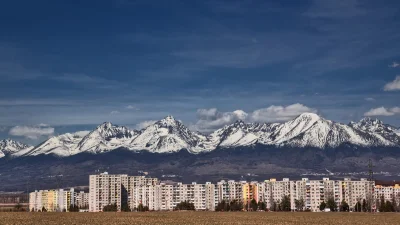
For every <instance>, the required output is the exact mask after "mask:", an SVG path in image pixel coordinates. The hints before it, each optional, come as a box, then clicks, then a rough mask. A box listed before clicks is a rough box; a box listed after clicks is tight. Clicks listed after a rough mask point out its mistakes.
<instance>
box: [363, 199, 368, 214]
mask: <svg viewBox="0 0 400 225" xmlns="http://www.w3.org/2000/svg"><path fill="white" fill-rule="evenodd" d="M362 211H363V212H367V211H368V208H367V201H365V199H363V203H362Z"/></svg>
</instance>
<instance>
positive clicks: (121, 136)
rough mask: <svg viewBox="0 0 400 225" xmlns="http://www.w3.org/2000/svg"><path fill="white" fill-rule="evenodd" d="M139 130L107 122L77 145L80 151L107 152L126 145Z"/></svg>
mask: <svg viewBox="0 0 400 225" xmlns="http://www.w3.org/2000/svg"><path fill="white" fill-rule="evenodd" d="M138 133H139V131H136V130H130V129H128V128H127V127H124V126H117V125H113V124H112V123H110V122H105V123H103V124H101V125H100V126H98V127H97V128H96V129H95V130H93V131H92V132H90V133H89V134H88V135H86V136H85V137H83V138H82V140H81V141H80V142H79V143H78V145H77V150H78V152H93V153H99V152H105V151H109V150H112V149H115V148H120V147H126V145H127V143H129V142H130V141H131V140H132V139H133V138H135V137H136V136H137V135H138Z"/></svg>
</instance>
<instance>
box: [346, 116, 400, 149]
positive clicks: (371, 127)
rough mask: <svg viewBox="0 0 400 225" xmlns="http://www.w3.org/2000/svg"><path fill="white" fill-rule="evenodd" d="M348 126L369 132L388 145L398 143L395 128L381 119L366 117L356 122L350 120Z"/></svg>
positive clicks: (398, 139) (399, 140)
mask: <svg viewBox="0 0 400 225" xmlns="http://www.w3.org/2000/svg"><path fill="white" fill-rule="evenodd" d="M349 126H350V127H352V128H354V129H357V130H360V131H363V132H366V133H368V134H371V135H373V136H375V137H376V138H378V139H380V140H381V141H383V142H386V143H387V144H388V145H392V146H396V145H397V146H398V145H400V138H399V135H398V134H397V133H396V128H395V127H393V126H391V125H387V124H384V123H383V122H382V121H381V120H378V119H372V118H369V117H366V118H363V119H361V120H360V121H359V122H357V123H354V122H351V123H350V124H349Z"/></svg>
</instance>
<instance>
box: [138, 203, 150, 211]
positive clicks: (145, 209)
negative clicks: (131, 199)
mask: <svg viewBox="0 0 400 225" xmlns="http://www.w3.org/2000/svg"><path fill="white" fill-rule="evenodd" d="M137 211H138V212H147V211H149V207H147V206H143V204H142V203H140V204H139V206H138V207H137Z"/></svg>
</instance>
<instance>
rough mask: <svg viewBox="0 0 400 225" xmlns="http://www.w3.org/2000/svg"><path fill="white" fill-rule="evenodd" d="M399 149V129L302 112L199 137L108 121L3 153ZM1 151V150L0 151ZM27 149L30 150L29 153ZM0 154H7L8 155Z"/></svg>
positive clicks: (162, 124)
mask: <svg viewBox="0 0 400 225" xmlns="http://www.w3.org/2000/svg"><path fill="white" fill-rule="evenodd" d="M344 144H345V145H353V146H360V147H400V135H399V134H398V130H397V129H396V128H395V127H393V126H390V125H386V124H384V123H383V122H382V121H380V120H377V119H371V118H364V119H362V120H360V121H359V122H351V123H349V124H348V125H346V124H341V123H336V122H333V121H330V120H326V119H324V118H322V117H320V116H319V115H317V114H314V113H303V114H301V115H299V116H298V117H296V118H294V119H293V120H290V121H287V122H285V123H270V124H269V123H263V124H258V123H245V122H243V121H237V122H235V123H233V124H231V125H228V126H225V127H223V128H221V129H218V130H216V131H214V132H212V133H211V134H209V135H203V134H200V133H198V132H194V131H191V130H189V129H188V128H187V127H186V126H185V125H183V124H182V123H181V122H180V121H178V120H176V119H174V118H173V117H172V116H167V117H165V118H164V119H162V120H160V121H158V122H156V123H154V124H152V125H150V126H148V127H146V128H144V129H142V130H140V131H138V130H131V129H129V128H127V127H124V126H117V125H113V124H111V123H109V122H107V123H103V124H101V125H99V126H98V127H97V128H96V129H95V130H93V131H91V132H88V131H86V132H85V131H84V132H77V133H72V134H70V133H67V134H63V135H59V136H54V137H52V138H50V139H48V140H47V141H45V142H43V143H41V144H39V145H38V146H35V147H34V148H32V149H29V148H28V147H27V146H20V145H18V147H16V148H12V149H11V148H9V149H11V151H10V150H8V151H7V154H8V155H11V156H12V157H21V156H36V155H48V154H53V155H56V156H60V157H66V156H71V155H76V154H79V153H84V152H85V153H91V154H97V153H104V152H109V151H112V150H115V149H121V148H123V149H127V150H131V151H134V152H139V151H147V152H150V153H174V152H179V151H180V150H183V149H185V150H187V151H188V152H189V153H193V154H197V153H203V152H210V151H213V150H215V149H217V148H237V147H245V146H253V145H265V146H275V147H285V146H286V147H293V148H305V147H312V148H319V149H325V148H336V147H338V146H341V145H344ZM1 149H2V148H1ZM27 149H28V150H27ZM3 154H4V155H5V154H6V153H4V151H3Z"/></svg>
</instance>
